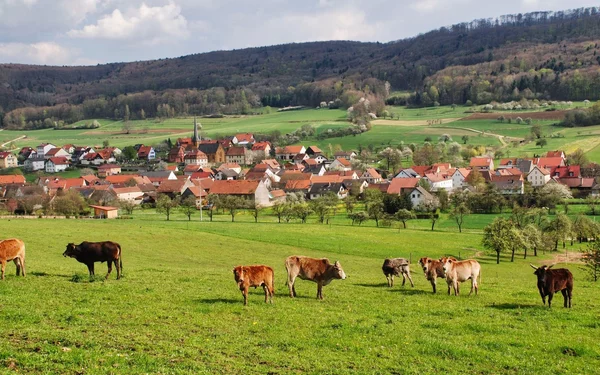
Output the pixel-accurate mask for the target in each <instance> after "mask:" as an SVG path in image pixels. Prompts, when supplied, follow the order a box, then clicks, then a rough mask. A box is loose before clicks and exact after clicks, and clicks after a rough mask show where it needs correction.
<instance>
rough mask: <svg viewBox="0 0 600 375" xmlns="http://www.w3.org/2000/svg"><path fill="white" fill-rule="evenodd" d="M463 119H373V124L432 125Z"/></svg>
mask: <svg viewBox="0 0 600 375" xmlns="http://www.w3.org/2000/svg"><path fill="white" fill-rule="evenodd" d="M458 120H461V119H460V118H442V119H431V120H375V121H371V124H373V125H383V126H432V125H442V124H449V123H451V122H455V121H458Z"/></svg>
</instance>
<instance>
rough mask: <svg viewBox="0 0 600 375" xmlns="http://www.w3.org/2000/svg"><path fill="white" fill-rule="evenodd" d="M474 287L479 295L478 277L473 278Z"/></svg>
mask: <svg viewBox="0 0 600 375" xmlns="http://www.w3.org/2000/svg"><path fill="white" fill-rule="evenodd" d="M472 288H475V295H477V294H478V293H479V284H478V283H477V279H476V278H474V279H473V286H472Z"/></svg>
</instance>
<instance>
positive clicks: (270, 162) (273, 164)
mask: <svg viewBox="0 0 600 375" xmlns="http://www.w3.org/2000/svg"><path fill="white" fill-rule="evenodd" d="M260 163H261V164H267V165H268V166H269V167H271V169H273V170H274V171H278V170H280V169H281V165H280V164H279V162H278V161H277V160H275V159H265V160H263V161H261V162H260Z"/></svg>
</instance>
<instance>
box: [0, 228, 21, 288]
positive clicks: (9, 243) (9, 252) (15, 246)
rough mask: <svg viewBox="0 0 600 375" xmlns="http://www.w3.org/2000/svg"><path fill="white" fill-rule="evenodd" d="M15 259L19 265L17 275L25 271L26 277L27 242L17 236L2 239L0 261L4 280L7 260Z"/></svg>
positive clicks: (0, 242)
mask: <svg viewBox="0 0 600 375" xmlns="http://www.w3.org/2000/svg"><path fill="white" fill-rule="evenodd" d="M11 260H12V261H14V262H15V265H16V266H17V276H19V273H21V272H22V273H23V277H25V243H23V241H21V240H19V239H17V238H9V239H7V240H3V241H0V263H2V280H4V271H5V269H6V262H10V261H11Z"/></svg>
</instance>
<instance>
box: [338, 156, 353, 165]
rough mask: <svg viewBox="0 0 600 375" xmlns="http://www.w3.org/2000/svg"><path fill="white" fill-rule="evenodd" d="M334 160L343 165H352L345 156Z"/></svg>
mask: <svg viewBox="0 0 600 375" xmlns="http://www.w3.org/2000/svg"><path fill="white" fill-rule="evenodd" d="M336 160H337V161H338V163H340V164H341V165H343V166H344V167H350V166H351V165H352V163H350V162H349V161H348V160H347V159H346V158H338V159H336Z"/></svg>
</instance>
